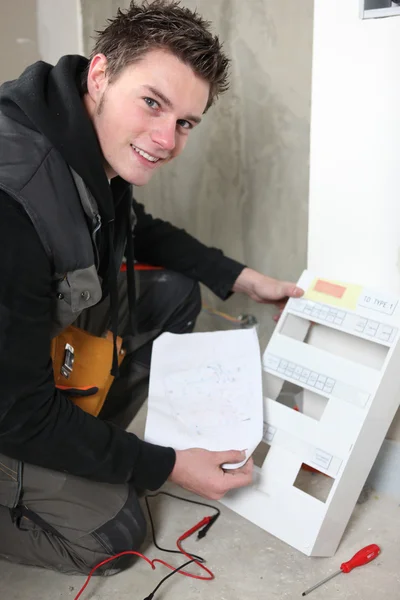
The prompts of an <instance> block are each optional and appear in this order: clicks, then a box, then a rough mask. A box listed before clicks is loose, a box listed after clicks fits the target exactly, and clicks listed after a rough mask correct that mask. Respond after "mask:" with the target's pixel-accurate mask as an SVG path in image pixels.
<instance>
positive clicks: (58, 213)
mask: <svg viewBox="0 0 400 600" xmlns="http://www.w3.org/2000/svg"><path fill="white" fill-rule="evenodd" d="M0 131H1V142H0V188H1V189H3V190H4V191H5V192H6V193H7V194H8V195H9V196H11V197H13V198H14V199H15V200H16V201H18V202H19V203H20V204H21V205H22V206H23V207H24V209H25V211H26V213H27V214H28V215H29V217H30V219H31V221H32V223H33V225H34V227H35V229H36V231H37V233H38V235H39V237H40V240H41V242H42V244H43V247H44V249H45V251H46V254H47V255H48V257H49V260H50V262H51V265H52V269H53V286H52V336H56V335H58V333H59V332H60V331H62V329H64V328H65V327H67V326H68V325H70V324H71V323H73V322H74V321H75V320H76V319H77V317H78V316H79V314H80V313H81V312H82V311H83V310H84V309H86V308H89V307H90V306H93V305H94V304H97V303H98V302H99V301H100V300H101V297H102V290H101V283H100V280H99V277H98V274H97V267H98V265H97V256H96V234H97V232H98V230H99V228H100V226H101V220H100V216H99V214H98V210H97V205H96V202H95V200H94V198H93V196H92V195H91V194H90V192H89V190H88V189H87V188H86V186H85V184H84V182H83V181H82V179H81V178H80V177H79V176H78V175H77V174H76V173H74V172H72V171H71V170H70V168H69V167H68V165H67V164H66V162H65V161H64V159H63V158H62V156H61V154H60V153H59V152H58V151H57V150H56V149H54V147H53V146H51V144H50V143H49V142H48V140H47V139H46V138H44V137H43V136H42V135H41V134H40V133H38V132H36V131H34V130H32V129H29V128H28V127H26V126H24V125H22V124H20V123H18V122H16V121H14V120H12V119H10V118H8V117H7V116H5V115H3V114H1V113H0ZM121 258H122V257H121Z"/></svg>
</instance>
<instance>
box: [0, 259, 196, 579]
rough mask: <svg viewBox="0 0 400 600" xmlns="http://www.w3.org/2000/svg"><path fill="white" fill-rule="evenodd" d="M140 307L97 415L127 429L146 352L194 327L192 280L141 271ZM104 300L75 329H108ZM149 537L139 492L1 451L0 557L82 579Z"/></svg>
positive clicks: (141, 395)
mask: <svg viewBox="0 0 400 600" xmlns="http://www.w3.org/2000/svg"><path fill="white" fill-rule="evenodd" d="M139 279H140V282H139V283H140V292H139V295H138V302H137V316H138V319H137V323H138V336H137V337H136V338H134V339H133V340H130V343H131V346H132V351H131V352H130V353H129V354H128V355H127V356H126V357H125V359H124V361H123V363H122V366H121V369H120V375H119V377H118V378H116V379H115V381H114V383H113V385H112V387H111V389H110V392H109V394H108V396H107V399H106V402H105V404H104V407H103V409H102V411H101V413H100V415H99V418H103V419H107V420H110V421H112V422H114V423H116V424H118V425H119V426H121V427H124V428H125V427H126V426H127V425H128V424H129V423H130V421H131V419H132V417H133V416H134V415H135V414H136V413H137V411H138V409H139V408H140V406H141V404H142V403H143V401H144V400H145V398H146V395H147V387H148V379H149V370H150V359H151V348H152V343H153V341H154V339H155V338H156V337H157V336H158V335H160V333H162V332H164V331H169V332H173V333H188V332H191V331H192V330H193V327H194V323H195V320H196V317H197V315H198V313H199V311H200V308H201V301H200V290H199V286H198V284H197V283H195V282H194V281H193V280H191V279H188V278H186V277H184V276H182V275H179V274H176V273H172V272H170V271H142V272H140V275H139ZM119 295H120V312H119V334H120V335H125V333H126V331H127V321H128V304H127V298H126V279H125V274H120V280H119ZM109 318H110V316H109V305H108V303H107V301H104V302H103V303H101V304H100V305H97V306H96V307H94V308H93V309H89V310H88V311H86V314H83V315H82V316H81V317H80V318H79V320H78V321H77V322H76V325H77V326H79V327H82V328H84V329H86V330H88V331H90V332H91V333H93V334H96V335H100V334H101V333H102V332H103V331H104V330H106V329H107V328H109ZM145 535H146V520H145V517H144V515H143V512H142V509H141V506H140V503H139V500H138V495H137V490H135V489H134V487H133V486H132V485H129V484H121V485H115V484H107V483H99V482H95V481H90V480H87V479H83V478H80V477H74V476H72V475H68V474H65V473H62V472H58V471H53V470H50V469H43V468H41V467H37V466H35V465H31V464H28V463H21V462H20V461H17V460H15V459H12V458H10V457H7V456H4V455H1V454H0V558H3V559H7V560H10V561H13V562H17V563H22V564H28V565H35V566H40V567H46V568H51V569H55V570H57V571H61V572H63V573H71V574H72V573H83V574H87V573H88V572H89V571H90V570H91V569H92V568H93V566H94V565H96V564H98V563H99V562H101V561H102V560H104V559H106V558H109V557H110V556H113V555H114V554H117V553H119V552H123V551H125V550H135V551H137V550H139V548H140V546H141V544H142V542H143V541H144V538H145ZM131 563H132V559H131V557H122V558H119V559H116V560H115V561H112V562H111V563H109V564H108V565H105V566H104V567H102V569H101V570H100V573H99V572H97V571H96V574H103V575H110V574H113V573H116V572H118V571H120V570H122V569H124V568H126V566H128V565H130V564H131Z"/></svg>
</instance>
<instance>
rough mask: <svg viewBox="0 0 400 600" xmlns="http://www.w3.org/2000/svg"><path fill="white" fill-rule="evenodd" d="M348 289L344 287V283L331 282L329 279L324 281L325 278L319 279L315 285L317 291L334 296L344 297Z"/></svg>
mask: <svg viewBox="0 0 400 600" xmlns="http://www.w3.org/2000/svg"><path fill="white" fill-rule="evenodd" d="M346 289H347V288H345V287H343V286H342V285H337V284H336V283H330V282H329V281H324V280H323V279H318V280H317V282H316V284H315V285H314V291H315V292H320V293H321V294H327V295H328V296H333V297H334V298H342V297H343V294H344V293H345V291H346Z"/></svg>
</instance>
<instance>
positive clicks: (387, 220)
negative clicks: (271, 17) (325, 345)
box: [308, 0, 400, 481]
mask: <svg viewBox="0 0 400 600" xmlns="http://www.w3.org/2000/svg"><path fill="white" fill-rule="evenodd" d="M314 10H315V26H314V53H313V82H312V118H311V160H310V162H311V175H310V207H309V212H310V214H309V231H308V244H309V252H308V264H309V267H310V269H312V270H314V271H315V272H319V273H323V274H324V275H325V276H329V277H332V278H334V279H339V280H342V281H349V282H355V283H357V282H358V283H361V284H365V285H371V286H378V287H381V288H382V289H383V290H387V291H392V292H394V293H395V294H400V201H399V198H400V168H399V157H400V116H399V113H398V110H397V107H398V106H399V104H400V79H399V76H398V56H399V53H400V17H399V16H397V17H389V18H385V19H369V20H362V19H360V18H359V0H315V9H314ZM388 437H389V438H390V439H394V440H397V441H400V413H398V414H397V417H396V419H395V420H394V422H393V424H392V427H391V429H390V431H389V434H388ZM399 481H400V479H399Z"/></svg>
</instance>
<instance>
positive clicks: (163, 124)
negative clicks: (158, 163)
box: [151, 119, 176, 152]
mask: <svg viewBox="0 0 400 600" xmlns="http://www.w3.org/2000/svg"><path fill="white" fill-rule="evenodd" d="M175 136H176V123H175V121H173V122H172V120H168V121H167V120H163V121H161V120H159V119H158V120H157V125H156V126H155V127H154V129H153V132H152V134H151V139H152V141H153V142H154V143H155V144H158V145H159V146H160V148H163V150H168V151H169V152H171V151H172V150H173V149H174V148H175V145H176V138H175Z"/></svg>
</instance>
